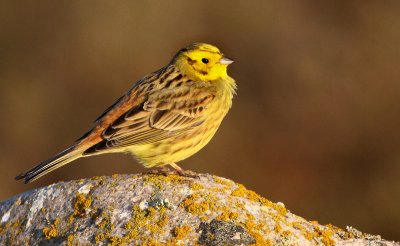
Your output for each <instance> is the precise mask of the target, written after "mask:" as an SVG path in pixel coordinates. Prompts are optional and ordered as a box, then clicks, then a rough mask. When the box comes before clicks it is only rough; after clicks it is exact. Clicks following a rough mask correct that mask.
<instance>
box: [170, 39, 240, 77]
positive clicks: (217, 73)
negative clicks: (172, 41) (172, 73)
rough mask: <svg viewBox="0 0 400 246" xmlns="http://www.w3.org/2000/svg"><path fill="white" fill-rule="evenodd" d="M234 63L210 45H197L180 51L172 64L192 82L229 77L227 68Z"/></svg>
mask: <svg viewBox="0 0 400 246" xmlns="http://www.w3.org/2000/svg"><path fill="white" fill-rule="evenodd" d="M232 62H233V61H232V60H231V59H228V58H226V57H224V55H223V54H222V53H221V52H220V51H219V49H218V48H217V47H215V46H213V45H210V44H204V43H195V44H192V45H190V46H188V47H186V48H184V49H182V50H180V51H179V52H178V53H177V54H176V55H175V57H174V59H173V61H172V63H173V64H175V65H176V66H177V67H178V68H179V69H180V71H182V72H183V73H184V74H185V75H186V76H188V77H189V78H190V79H192V80H201V81H213V80H217V79H224V78H226V77H228V74H227V72H226V70H227V67H228V65H229V64H231V63H232Z"/></svg>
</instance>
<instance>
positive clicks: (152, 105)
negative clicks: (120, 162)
mask: <svg viewBox="0 0 400 246" xmlns="http://www.w3.org/2000/svg"><path fill="white" fill-rule="evenodd" d="M232 62H233V61H232V60H230V59H228V58H225V57H224V56H223V54H222V53H221V52H220V51H219V50H218V49H217V48H216V47H214V46H212V45H209V44H203V43H199V44H193V45H191V46H188V47H187V48H185V49H182V50H181V51H179V52H178V53H177V54H176V55H175V57H174V58H173V60H172V61H171V62H170V63H169V64H168V65H167V66H165V67H163V68H161V69H160V70H158V71H156V72H154V73H152V74H150V75H148V76H146V77H144V78H143V79H141V80H139V81H138V82H136V83H135V84H134V85H133V86H132V88H131V89H130V90H129V91H128V92H127V93H126V94H125V95H124V96H122V97H121V98H119V99H118V100H117V101H116V102H115V103H114V104H112V105H111V106H110V107H109V108H108V109H107V110H105V112H104V113H103V114H101V115H100V116H99V117H98V118H97V119H96V121H95V126H94V127H93V128H92V129H91V130H90V131H88V132H87V133H85V134H84V135H83V136H82V137H81V138H79V139H78V140H77V141H76V143H75V144H74V145H72V146H71V147H69V148H68V149H66V150H64V151H63V152H61V153H59V154H58V155H56V156H54V157H53V158H50V159H49V160H47V161H45V162H43V163H41V164H39V165H38V166H36V167H34V168H33V169H31V170H30V171H28V172H26V173H23V174H21V175H19V176H17V177H16V179H24V180H25V182H30V181H33V180H35V179H37V178H39V177H41V176H42V175H44V174H46V173H48V172H50V171H52V170H54V169H56V168H58V167H60V166H63V165H65V164H67V163H69V162H71V161H73V160H75V159H78V158H80V157H87V156H92V155H98V154H103V153H112V152H129V153H131V154H132V155H133V156H135V157H136V159H137V160H138V161H139V162H141V163H142V164H143V165H144V166H145V167H156V166H164V165H167V164H169V165H171V166H172V167H173V168H174V169H176V170H177V171H179V172H180V173H182V172H183V171H182V169H181V168H180V167H179V166H177V165H176V164H175V162H178V161H180V160H183V159H185V158H187V157H189V156H191V155H193V154H194V153H196V152H197V151H199V150H200V149H201V148H202V147H204V146H205V145H206V144H207V143H208V142H209V140H210V139H211V138H212V136H213V135H214V134H215V132H216V130H217V129H218V127H219V125H220V123H221V122H222V119H223V118H224V117H225V115H226V113H227V112H228V110H229V108H230V107H231V105H232V97H233V94H234V92H235V88H236V84H235V81H234V80H233V79H232V78H231V77H229V76H228V75H227V73H226V69H227V66H228V65H229V64H230V63H232Z"/></svg>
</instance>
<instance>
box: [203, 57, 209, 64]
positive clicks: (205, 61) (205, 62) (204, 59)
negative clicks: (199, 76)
mask: <svg viewBox="0 0 400 246" xmlns="http://www.w3.org/2000/svg"><path fill="white" fill-rule="evenodd" d="M201 61H202V62H203V63H204V64H207V63H208V62H209V61H208V59H207V58H203V59H201Z"/></svg>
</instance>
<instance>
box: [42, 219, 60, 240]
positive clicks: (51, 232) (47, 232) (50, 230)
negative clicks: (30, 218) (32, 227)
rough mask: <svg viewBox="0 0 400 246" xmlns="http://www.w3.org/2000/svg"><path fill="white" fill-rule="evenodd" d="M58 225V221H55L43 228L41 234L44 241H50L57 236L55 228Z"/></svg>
mask: <svg viewBox="0 0 400 246" xmlns="http://www.w3.org/2000/svg"><path fill="white" fill-rule="evenodd" d="M59 223H60V220H59V219H56V220H55V221H54V223H53V224H52V225H50V227H47V226H46V227H44V228H43V230H42V232H43V235H44V238H45V239H46V240H50V239H52V238H55V237H57V236H58V231H57V226H58V224H59Z"/></svg>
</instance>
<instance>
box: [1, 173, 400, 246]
mask: <svg viewBox="0 0 400 246" xmlns="http://www.w3.org/2000/svg"><path fill="white" fill-rule="evenodd" d="M124 244H125V245H371V246H372V245H400V244H398V243H395V242H389V241H385V240H383V239H381V238H380V237H379V236H372V235H368V234H365V233H361V232H360V231H358V230H356V229H354V228H351V227H347V228H346V229H340V228H337V227H335V226H332V225H320V224H318V223H317V222H310V221H307V220H305V219H303V218H301V217H299V216H296V215H294V214H292V213H291V212H289V211H288V210H287V209H286V208H285V206H284V205H283V204H282V203H272V202H270V201H269V200H267V199H265V198H263V197H261V196H259V195H257V194H256V193H255V192H253V191H250V190H247V189H246V188H245V187H244V186H243V185H240V184H237V183H235V182H233V181H231V180H228V179H225V178H220V177H216V176H212V175H208V174H204V175H200V176H199V178H186V177H180V176H176V175H169V176H163V175H156V174H139V175H113V176H112V177H95V178H92V179H87V180H78V181H70V182H61V183H57V184H53V185H50V186H47V187H44V188H40V189H37V190H33V191H29V192H26V193H23V194H20V195H17V196H15V197H13V198H10V199H9V200H6V201H3V202H1V203H0V245H124Z"/></svg>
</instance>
